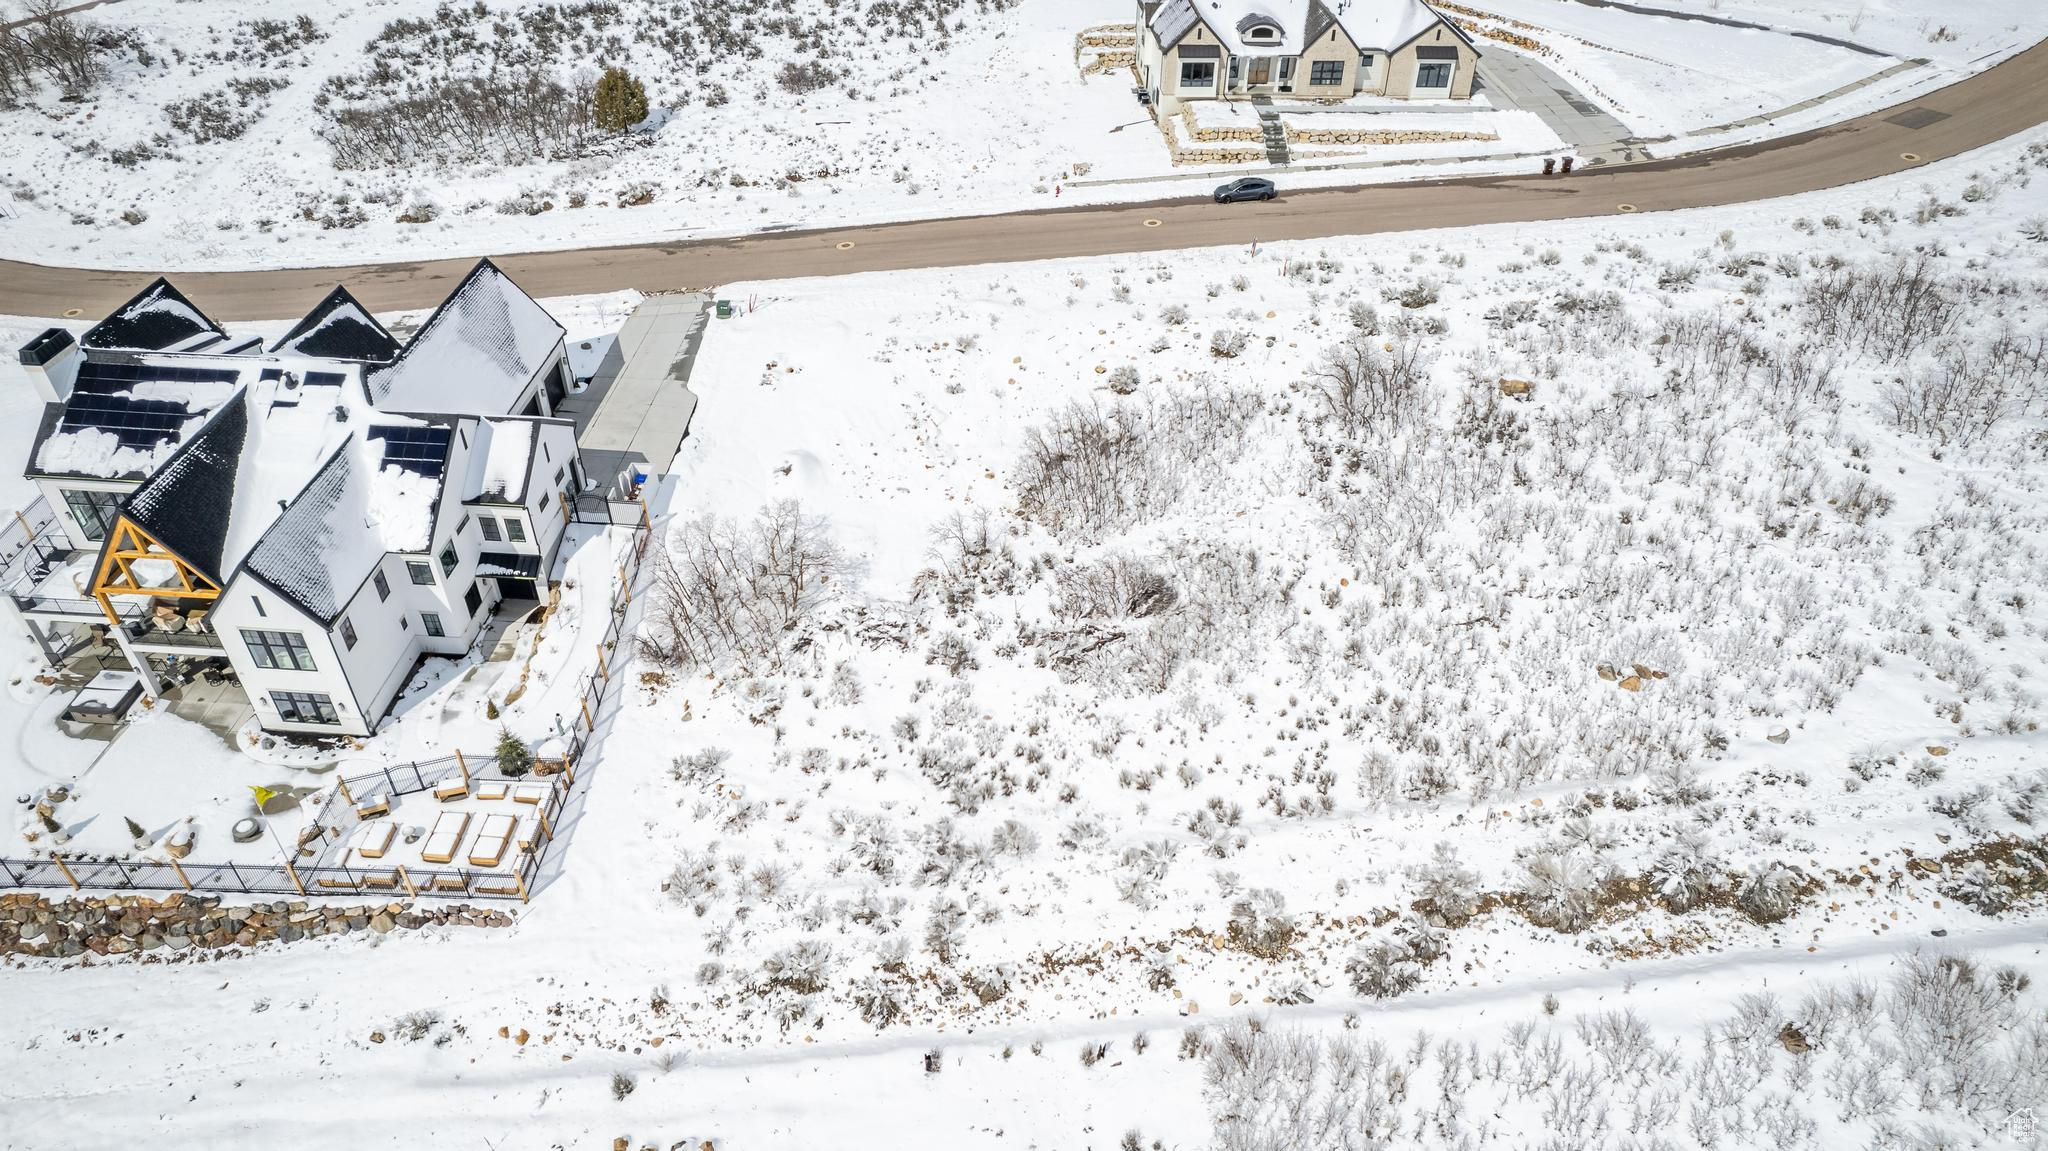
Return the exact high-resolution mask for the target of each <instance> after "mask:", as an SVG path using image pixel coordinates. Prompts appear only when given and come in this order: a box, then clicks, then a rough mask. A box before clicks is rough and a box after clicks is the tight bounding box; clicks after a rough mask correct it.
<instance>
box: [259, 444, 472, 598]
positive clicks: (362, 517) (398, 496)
mask: <svg viewBox="0 0 2048 1151" xmlns="http://www.w3.org/2000/svg"><path fill="white" fill-rule="evenodd" d="M383 452H384V448H383V445H382V444H381V443H379V442H378V441H376V440H372V439H370V438H369V437H368V436H367V435H361V434H358V435H353V436H351V437H350V438H349V439H348V441H347V442H346V443H344V444H342V445H341V446H339V447H338V448H336V449H335V450H334V451H333V453H332V454H330V455H329V456H327V458H326V462H325V463H324V464H323V465H322V466H321V467H320V469H319V470H318V471H317V472H316V473H314V475H313V478H312V481H311V482H310V483H308V484H307V485H306V487H305V490H303V491H301V492H300V493H299V495H298V498H297V499H294V500H293V501H292V502H291V504H290V506H289V507H287V508H285V509H284V511H283V512H282V513H281V514H280V515H278V516H277V518H276V521H275V522H274V523H272V524H271V525H270V526H269V528H268V530H266V531H265V532H264V534H263V539H262V541H261V542H260V543H258V544H257V545H256V547H255V549H254V550H253V551H251V552H250V553H249V557H248V559H247V561H246V563H245V564H244V566H245V567H246V568H247V569H248V571H250V572H251V573H252V574H254V575H255V576H256V577H257V578H259V579H261V580H262V581H263V582H264V583H266V584H269V585H270V586H271V587H272V588H273V589H275V590H276V591H277V592H278V594H280V595H283V596H285V597H287V598H289V599H290V600H292V601H293V602H294V603H296V604H297V605H298V606H299V607H300V608H302V609H304V610H305V611H306V613H307V614H309V615H311V616H312V617H313V618H315V619H317V620H319V621H320V622H321V623H322V624H323V625H325V624H331V623H333V622H334V619H335V617H336V616H338V615H340V614H341V612H342V609H343V608H345V607H347V606H348V602H349V599H350V598H351V597H352V596H353V595H354V594H355V592H356V589H358V588H360V587H362V586H363V581H364V580H366V579H368V578H369V577H370V573H371V571H373V570H374V569H375V568H376V566H377V564H378V563H379V562H380V561H381V560H382V559H383V558H384V555H385V554H386V553H387V552H424V551H426V550H427V548H428V547H429V546H430V545H431V544H432V542H433V535H434V508H435V505H436V503H437V502H438V501H439V498H440V493H441V480H440V477H439V476H438V475H433V476H430V475H425V474H422V473H420V472H418V471H414V470H411V469H408V468H404V467H400V466H399V465H397V464H385V463H382V462H381V461H382V459H383Z"/></svg>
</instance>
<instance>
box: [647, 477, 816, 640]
mask: <svg viewBox="0 0 2048 1151" xmlns="http://www.w3.org/2000/svg"><path fill="white" fill-rule="evenodd" d="M843 563H844V561H843V559H842V557H841V555H840V552H839V549H838V547H837V546H836V545H835V544H833V542H832V541H831V539H830V537H829V536H828V535H827V532H826V527H825V523H824V521H823V520H820V519H817V518H814V517H810V516H806V515H804V514H803V510H802V509H801V508H800V507H799V506H798V505H797V504H796V502H795V501H793V500H783V501H780V502H777V503H774V504H771V505H769V506H768V507H766V508H764V509H762V511H761V514H760V515H758V516H757V517H755V518H754V519H753V520H752V521H751V522H749V523H747V524H744V525H741V524H737V523H735V522H733V521H732V520H727V519H718V518H715V517H712V516H700V517H698V518H697V519H694V520H691V521H690V522H688V523H686V524H684V525H683V526H682V527H680V528H677V529H676V530H675V531H674V532H673V533H671V535H670V537H669V539H668V541H667V546H666V547H664V548H662V549H661V550H660V551H659V552H657V553H656V555H655V560H654V589H653V591H652V593H651V600H650V603H649V607H648V615H649V619H648V623H647V626H646V627H645V628H644V629H643V630H642V633H641V637H640V642H641V644H642V645H643V648H644V650H645V651H646V652H647V654H648V656H649V657H650V658H651V659H653V660H655V661H656V662H657V663H664V664H672V665H679V666H683V667H703V668H713V667H721V666H725V665H727V664H735V663H736V664H740V665H742V666H749V667H751V666H756V665H759V666H764V667H768V668H775V667H779V666H781V661H782V653H783V647H784V644H785V643H786V642H787V641H788V639H789V636H790V633H792V632H794V631H796V630H798V629H799V628H801V627H803V626H804V625H805V624H807V623H809V622H810V621H811V620H812V619H813V618H814V617H815V616H816V614H817V612H818V610H819V608H820V607H821V606H822V605H823V604H824V603H825V602H826V601H827V600H828V598H829V596H830V595H831V592H832V590H833V589H832V588H831V586H830V585H831V580H832V578H833V577H834V576H836V575H838V574H840V572H841V570H842V568H843Z"/></svg>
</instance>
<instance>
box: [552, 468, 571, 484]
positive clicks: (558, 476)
mask: <svg viewBox="0 0 2048 1151" xmlns="http://www.w3.org/2000/svg"><path fill="white" fill-rule="evenodd" d="M568 476H569V469H568V468H566V467H560V468H556V469H555V486H556V487H561V486H562V481H563V480H565V479H567V478H568Z"/></svg>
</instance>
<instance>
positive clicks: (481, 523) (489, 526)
mask: <svg viewBox="0 0 2048 1151" xmlns="http://www.w3.org/2000/svg"><path fill="white" fill-rule="evenodd" d="M476 526H477V528H478V530H480V531H482V532H483V533H484V538H485V539H487V540H489V541H491V542H492V543H497V542H498V521H497V520H494V519H492V518H491V517H489V516H478V517H476Z"/></svg>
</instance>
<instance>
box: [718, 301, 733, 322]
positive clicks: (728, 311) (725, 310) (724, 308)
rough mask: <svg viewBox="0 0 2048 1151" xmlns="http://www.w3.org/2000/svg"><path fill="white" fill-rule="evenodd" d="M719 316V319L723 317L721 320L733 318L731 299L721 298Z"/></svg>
mask: <svg viewBox="0 0 2048 1151" xmlns="http://www.w3.org/2000/svg"><path fill="white" fill-rule="evenodd" d="M718 318H719V319H721V320H730V319H732V301H731V300H720V301H718Z"/></svg>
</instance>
